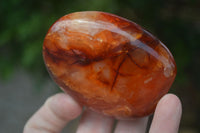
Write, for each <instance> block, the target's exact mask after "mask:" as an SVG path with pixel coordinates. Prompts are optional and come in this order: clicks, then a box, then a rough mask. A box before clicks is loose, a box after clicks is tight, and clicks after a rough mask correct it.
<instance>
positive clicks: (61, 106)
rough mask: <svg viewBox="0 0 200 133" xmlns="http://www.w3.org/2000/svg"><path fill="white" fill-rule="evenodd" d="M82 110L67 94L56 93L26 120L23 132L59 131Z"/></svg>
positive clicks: (43, 132)
mask: <svg viewBox="0 0 200 133" xmlns="http://www.w3.org/2000/svg"><path fill="white" fill-rule="evenodd" d="M81 112H82V107H81V106H80V105H79V104H78V103H77V102H76V101H75V100H74V99H73V98H71V97H70V96H69V95H67V94H64V93H59V94H56V95H54V96H52V97H50V98H48V99H47V101H46V102H45V103H44V105H43V106H42V107H41V108H40V109H39V110H38V111H37V112H36V113H35V114H34V115H33V116H32V117H31V118H30V119H29V120H28V122H27V123H26V125H25V127H24V133H59V132H60V131H61V130H62V129H63V128H64V126H65V125H66V124H67V123H68V122H69V121H70V120H72V119H75V118H76V117H77V116H79V115H80V114H81Z"/></svg>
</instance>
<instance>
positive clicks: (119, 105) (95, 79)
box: [43, 11, 176, 119]
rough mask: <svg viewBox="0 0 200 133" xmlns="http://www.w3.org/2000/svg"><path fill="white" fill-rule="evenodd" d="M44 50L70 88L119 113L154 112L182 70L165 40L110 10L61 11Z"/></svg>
mask: <svg viewBox="0 0 200 133" xmlns="http://www.w3.org/2000/svg"><path fill="white" fill-rule="evenodd" d="M43 56H44V61H45V64H46V67H47V69H48V71H49V73H50V75H51V76H52V78H53V79H54V80H55V82H56V83H57V84H58V85H59V86H60V87H61V88H62V89H63V90H64V91H65V92H67V93H68V94H70V95H71V96H72V97H73V98H75V99H76V100H77V101H78V102H79V103H80V104H82V105H85V106H87V107H88V108H90V109H92V110H94V111H97V112H101V113H103V114H105V115H109V116H113V117H115V118H119V119H126V118H128V119H130V118H134V117H143V116H146V115H149V114H151V113H153V111H154V109H155V106H156V104H157V102H158V101H159V99H160V98H161V97H162V96H163V95H164V94H166V93H167V92H168V90H169V88H170V86H171V85H172V83H173V81H174V78H175V76H176V65H175V61H174V58H173V56H172V54H171V53H170V51H169V50H168V49H167V47H166V46H165V45H164V44H163V43H161V42H160V41H159V40H158V39H157V38H155V37H154V36H153V35H151V34H150V33H148V32H147V31H145V30H144V29H142V28H141V27H140V26H139V25H137V24H135V23H134V22H131V21H129V20H127V19H124V18H121V17H119V16H116V15H113V14H109V13H104V12H97V11H86V12H76V13H71V14H68V15H66V16H63V17H61V18H60V19H59V20H58V21H56V22H55V23H54V24H53V25H52V26H51V28H50V29H49V31H48V33H47V35H46V37H45V39H44V45H43Z"/></svg>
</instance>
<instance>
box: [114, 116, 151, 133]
mask: <svg viewBox="0 0 200 133" xmlns="http://www.w3.org/2000/svg"><path fill="white" fill-rule="evenodd" d="M147 121H148V117H144V118H137V119H134V120H120V121H119V122H118V123H117V126H116V129H115V132H114V133H145V131H146V126H147Z"/></svg>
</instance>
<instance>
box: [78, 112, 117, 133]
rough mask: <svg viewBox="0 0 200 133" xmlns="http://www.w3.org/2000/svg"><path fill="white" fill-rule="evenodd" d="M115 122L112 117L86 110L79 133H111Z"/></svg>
mask: <svg viewBox="0 0 200 133" xmlns="http://www.w3.org/2000/svg"><path fill="white" fill-rule="evenodd" d="M113 122H114V120H113V119H112V118H110V117H106V116H104V115H101V114H98V113H95V112H93V111H90V110H86V111H85V112H84V113H83V116H82V118H81V121H80V124H79V126H78V129H77V133H111V131H112V127H113Z"/></svg>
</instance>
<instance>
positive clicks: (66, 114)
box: [23, 93, 182, 133]
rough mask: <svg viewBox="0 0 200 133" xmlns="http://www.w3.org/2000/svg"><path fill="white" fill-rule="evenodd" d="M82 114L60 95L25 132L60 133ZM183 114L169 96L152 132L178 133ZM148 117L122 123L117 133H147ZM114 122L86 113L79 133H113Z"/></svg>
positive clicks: (160, 104) (157, 112)
mask: <svg viewBox="0 0 200 133" xmlns="http://www.w3.org/2000/svg"><path fill="white" fill-rule="evenodd" d="M81 113H82V107H81V106H80V105H79V104H78V103H77V102H76V101H75V100H74V99H73V98H71V97H70V96H69V95H67V94H64V93H59V94H56V95H54V96H51V97H50V98H48V99H47V100H46V102H45V103H44V105H43V106H42V107H41V108H40V109H39V110H38V111H37V112H36V113H35V114H34V115H33V116H32V117H31V118H30V119H29V120H28V122H27V123H26V125H25V127H24V132H23V133H60V132H61V131H62V129H63V128H64V127H65V126H66V125H67V124H68V123H69V122H70V121H71V120H73V119H75V118H77V117H78V116H79V115H80V114H81ZM181 114H182V106H181V102H180V100H179V98H178V97H177V96H176V95H174V94H166V95H165V96H163V97H162V98H161V100H160V101H159V102H158V104H157V107H156V110H155V113H154V117H153V121H152V123H151V127H150V130H149V133H161V132H162V133H178V129H179V123H180V119H181ZM147 121H148V117H144V118H137V119H134V120H119V121H118V123H117V125H116V128H115V129H114V133H145V131H146V126H147ZM113 123H114V119H112V118H110V117H106V116H103V115H101V114H97V113H95V112H92V111H90V110H84V112H83V114H82V118H81V120H80V123H79V125H78V128H77V133H111V132H112V128H113Z"/></svg>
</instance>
